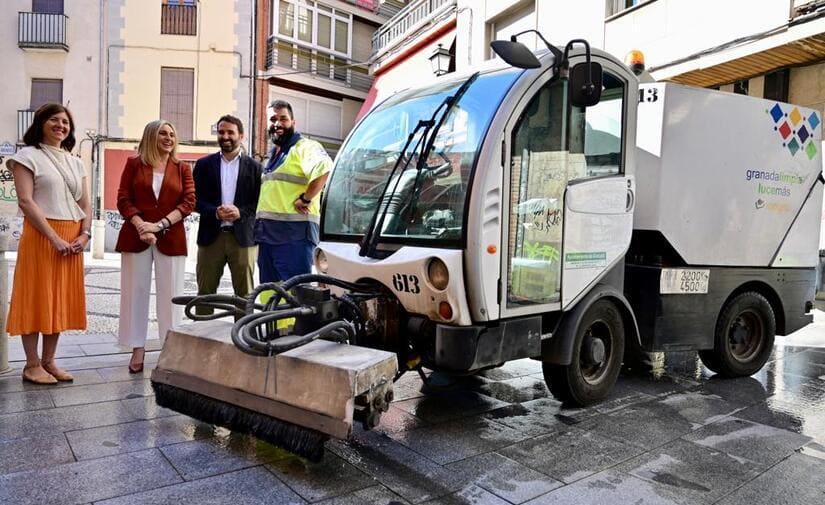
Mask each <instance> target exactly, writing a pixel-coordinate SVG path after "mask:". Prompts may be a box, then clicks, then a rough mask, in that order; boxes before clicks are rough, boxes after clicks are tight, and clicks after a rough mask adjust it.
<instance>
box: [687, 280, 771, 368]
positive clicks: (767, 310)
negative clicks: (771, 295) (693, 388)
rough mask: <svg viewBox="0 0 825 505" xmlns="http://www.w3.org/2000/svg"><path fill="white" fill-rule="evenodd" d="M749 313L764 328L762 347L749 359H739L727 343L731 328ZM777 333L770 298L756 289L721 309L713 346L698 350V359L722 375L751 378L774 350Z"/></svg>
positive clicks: (743, 294)
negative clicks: (742, 316) (743, 315)
mask: <svg viewBox="0 0 825 505" xmlns="http://www.w3.org/2000/svg"><path fill="white" fill-rule="evenodd" d="M748 312H750V313H751V314H753V315H755V316H756V317H758V318H759V320H760V323H761V325H762V329H763V334H764V335H763V340H762V342H761V343H760V345H761V347H760V348H759V349H758V351H757V352H756V353H755V354H754V355H753V356H752V358H751V359H749V360H747V361H742V360H739V359H737V358H736V357H735V356H734V355H733V352H732V350H731V348H730V346H729V345H728V331H729V329H730V327H731V325H732V324H733V323H734V322H735V321H736V320H737V318H739V317H740V316H741V315H742V314H744V313H748ZM775 336H776V316H775V315H774V312H773V307H771V304H770V302H768V299H767V298H765V297H764V296H762V295H761V294H759V293H757V292H755V291H746V292H744V293H740V294H739V295H736V296H735V297H734V298H732V299H731V300H729V301H728V302H727V304H725V306H724V307H723V308H722V312H721V313H720V314H719V319H718V320H717V321H716V331H715V334H714V347H713V349H708V350H703V351H699V358H700V359H701V360H702V363H704V365H705V366H706V367H708V368H709V369H710V370H712V371H714V372H716V373H717V374H719V375H720V376H722V377H748V376H751V375H753V374H755V373H756V372H758V371H759V370H760V369H761V368H762V367H763V366H764V365H765V363H766V362H767V361H768V358H769V357H770V355H771V352H772V351H773V342H774V337H775Z"/></svg>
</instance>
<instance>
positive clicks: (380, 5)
mask: <svg viewBox="0 0 825 505" xmlns="http://www.w3.org/2000/svg"><path fill="white" fill-rule="evenodd" d="M343 1H344V2H345V3H348V4H350V5H354V6H356V7H358V8H359V9H363V10H365V11H369V12H372V13H373V14H378V15H380V16H386V17H388V18H391V17H393V16H394V15H396V14H397V13H398V11H400V10H401V8H402V7H403V6H404V4H403V3H402V2H401V1H399V0H343Z"/></svg>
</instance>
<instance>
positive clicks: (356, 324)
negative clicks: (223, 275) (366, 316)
mask: <svg viewBox="0 0 825 505" xmlns="http://www.w3.org/2000/svg"><path fill="white" fill-rule="evenodd" d="M314 281H325V282H328V283H336V284H337V285H338V286H339V287H342V288H344V289H347V290H349V291H350V294H348V295H339V296H335V295H332V294H331V293H330V290H329V289H328V288H319V287H315V286H312V285H310V284H309V283H310V282H314ZM264 291H274V292H275V295H274V296H273V297H272V298H270V300H269V302H268V303H266V304H263V305H261V304H257V303H255V300H256V299H257V298H258V296H259V295H260V294H261V293H262V292H264ZM377 296H380V294H379V293H376V292H373V291H371V290H370V288H369V287H367V286H361V285H357V284H350V283H343V282H340V281H334V280H331V279H328V278H325V277H323V276H313V275H309V276H300V277H296V278H293V279H290V280H289V281H286V282H284V283H278V284H274V283H272V284H263V285H261V286H258V288H256V290H255V291H253V293H251V294H250V295H249V297H247V298H246V299H244V298H239V297H234V296H226V295H204V296H198V297H178V298H176V299H174V300H173V301H174V302H175V303H178V304H183V305H186V314H187V316H189V317H190V318H192V319H194V320H195V322H193V323H190V324H186V325H182V326H179V327H176V328H174V329H172V330H170V331H169V333H168V334H167V336H166V341H165V343H164V346H163V350H162V351H161V353H160V357H159V359H158V364H157V367H156V368H155V370H154V371H153V372H152V387H153V388H154V390H155V395H156V401H157V403H158V405H160V406H162V407H166V408H169V409H171V410H174V411H176V412H180V413H182V414H185V415H188V416H190V417H193V418H195V419H198V420H201V421H203V422H207V423H211V424H216V425H220V426H224V427H226V428H229V429H231V430H233V431H238V432H243V433H249V434H251V435H254V436H256V437H258V438H260V439H262V440H265V441H267V442H270V443H272V444H274V445H277V446H280V447H282V448H284V449H287V450H289V451H291V452H293V453H295V454H298V455H301V456H304V457H306V458H308V459H310V460H312V461H317V460H319V459H320V458H321V457H322V455H323V444H324V442H325V441H326V440H328V439H329V438H330V437H334V438H341V439H345V438H347V437H349V435H350V434H351V433H352V427H353V423H354V422H355V421H359V422H361V423H362V424H363V425H364V427H365V428H372V427H374V426H376V425H377V424H378V421H379V419H380V416H381V413H382V412H385V411H386V410H387V409H388V408H389V403H390V402H391V401H392V394H393V393H392V384H393V380H394V378H395V377H396V375H397V372H398V365H397V360H396V355H395V354H394V353H392V352H387V351H382V350H377V349H371V348H366V347H361V346H358V345H351V344H352V343H356V342H357V338H358V335H359V332H363V318H360V317H359V316H360V309H359V306H360V304H362V303H363V301H364V300H368V299H371V298H374V297H377ZM197 306H200V307H209V308H212V309H217V311H216V312H214V313H213V314H211V315H207V316H203V315H197V314H194V313H193V309H194V308H195V307H197ZM341 307H343V308H344V310H339V309H340V308H341ZM228 315H232V316H234V317H235V318H236V322H235V323H234V324H232V323H230V322H228V321H225V320H217V319H219V318H223V317H225V316H228ZM286 318H294V320H295V325H294V328H293V330H292V331H293V332H292V333H291V334H289V335H280V334H279V331H278V324H277V323H278V321H281V320H284V319H286Z"/></svg>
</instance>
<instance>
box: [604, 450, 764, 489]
mask: <svg viewBox="0 0 825 505" xmlns="http://www.w3.org/2000/svg"><path fill="white" fill-rule="evenodd" d="M614 470H619V471H623V472H625V473H629V474H630V475H633V476H634V477H638V478H640V479H643V480H645V481H647V482H649V483H650V484H651V485H652V486H653V487H654V488H656V489H658V490H659V491H660V492H661V495H662V496H666V497H668V498H669V499H671V500H673V501H676V502H679V503H684V504H686V505H688V504H694V503H708V504H710V503H713V502H715V501H716V500H718V499H720V498H721V497H723V496H725V495H727V494H728V493H730V492H731V491H733V490H734V489H736V488H738V487H739V486H741V485H742V484H744V483H746V482H748V481H749V480H751V479H753V478H754V477H756V476H757V475H759V472H760V471H761V468H760V467H759V466H757V465H756V464H754V463H751V462H749V461H745V460H741V459H736V458H733V457H731V456H729V455H727V454H725V453H722V452H718V451H714V450H712V449H708V448H706V447H701V446H698V445H696V444H691V443H689V442H685V441H684V440H675V441H673V442H671V443H669V444H667V445H666V446H664V447H660V448H659V449H657V450H656V451H652V452H648V453H645V454H642V455H641V456H639V457H637V458H635V459H633V460H631V461H627V462H625V463H622V464H621V465H619V466H618V467H615V468H614Z"/></svg>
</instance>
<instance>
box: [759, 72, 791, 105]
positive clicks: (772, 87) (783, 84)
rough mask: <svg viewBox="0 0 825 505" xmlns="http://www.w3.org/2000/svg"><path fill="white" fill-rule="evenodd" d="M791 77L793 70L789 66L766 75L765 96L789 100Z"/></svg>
mask: <svg viewBox="0 0 825 505" xmlns="http://www.w3.org/2000/svg"><path fill="white" fill-rule="evenodd" d="M790 77H791V71H790V69H788V68H783V69H781V70H777V71H776V72H771V73H770V74H767V75H765V89H764V92H763V96H764V97H765V98H767V99H768V100H776V101H779V102H787V101H788V85H789V83H790Z"/></svg>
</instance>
